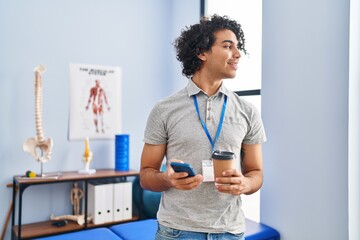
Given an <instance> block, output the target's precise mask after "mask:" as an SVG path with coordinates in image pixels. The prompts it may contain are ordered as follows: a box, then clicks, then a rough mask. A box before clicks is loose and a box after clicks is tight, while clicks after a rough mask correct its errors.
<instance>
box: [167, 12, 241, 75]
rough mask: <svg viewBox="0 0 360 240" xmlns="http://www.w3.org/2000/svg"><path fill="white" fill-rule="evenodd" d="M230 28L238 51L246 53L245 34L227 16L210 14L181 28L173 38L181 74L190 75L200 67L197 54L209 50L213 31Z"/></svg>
mask: <svg viewBox="0 0 360 240" xmlns="http://www.w3.org/2000/svg"><path fill="white" fill-rule="evenodd" d="M224 29H227V30H231V31H232V32H233V33H234V34H235V36H236V38H237V40H238V42H239V43H238V48H239V49H240V51H242V52H244V53H245V54H247V51H246V49H245V36H244V32H243V30H242V28H241V25H240V24H239V23H237V22H236V21H234V20H231V19H230V18H229V17H228V16H218V15H216V14H215V15H212V16H211V17H210V18H206V17H203V18H202V19H201V20H200V23H197V24H194V25H191V26H190V27H186V28H185V29H183V30H182V32H181V35H180V36H179V37H178V38H177V39H176V40H175V42H174V44H173V45H174V47H175V50H176V59H177V60H179V61H180V62H181V64H182V67H183V70H182V74H183V75H184V76H186V77H191V76H193V75H194V73H195V72H196V71H198V70H199V69H200V67H201V64H202V61H201V60H200V59H199V58H198V57H197V56H198V55H199V54H201V53H204V52H206V51H209V50H210V49H211V47H212V46H213V44H214V42H215V40H216V39H215V35H214V34H215V33H216V32H217V31H220V30H224Z"/></svg>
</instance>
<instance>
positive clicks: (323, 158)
mask: <svg viewBox="0 0 360 240" xmlns="http://www.w3.org/2000/svg"><path fill="white" fill-rule="evenodd" d="M348 70H349V1H344V0H333V1H325V0H303V1H287V0H273V1H264V2H263V82H262V116H263V119H264V123H265V128H266V131H267V137H268V141H267V143H265V144H264V159H265V160H264V173H265V182H264V186H263V188H262V192H261V220H262V221H263V222H264V223H268V224H269V225H271V226H273V227H275V228H276V229H278V230H279V231H280V233H281V235H282V238H281V239H284V240H300V239H307V240H319V239H348V87H349V81H348V79H349V71H348Z"/></svg>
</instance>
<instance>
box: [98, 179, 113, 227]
mask: <svg viewBox="0 0 360 240" xmlns="http://www.w3.org/2000/svg"><path fill="white" fill-rule="evenodd" d="M101 187H102V188H103V189H104V190H103V191H104V195H103V203H104V205H103V209H104V222H105V223H107V222H113V221H114V217H113V194H114V193H113V184H103V185H101Z"/></svg>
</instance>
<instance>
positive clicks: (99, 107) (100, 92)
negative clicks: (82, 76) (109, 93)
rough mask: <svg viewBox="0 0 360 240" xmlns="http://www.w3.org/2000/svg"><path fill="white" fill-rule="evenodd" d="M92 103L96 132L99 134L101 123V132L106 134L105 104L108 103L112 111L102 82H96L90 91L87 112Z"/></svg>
mask: <svg viewBox="0 0 360 240" xmlns="http://www.w3.org/2000/svg"><path fill="white" fill-rule="evenodd" d="M91 102H92V109H93V113H94V124H95V128H96V132H97V133H99V122H100V124H101V132H102V133H104V132H105V130H104V118H103V115H104V109H103V105H104V102H105V103H106V105H107V107H108V110H109V111H110V107H109V104H108V101H107V97H106V94H105V91H104V89H103V88H102V87H101V86H100V81H99V80H95V86H94V87H92V88H91V89H90V96H89V100H88V103H87V105H86V107H85V108H86V110H88V109H89V105H90V103H91Z"/></svg>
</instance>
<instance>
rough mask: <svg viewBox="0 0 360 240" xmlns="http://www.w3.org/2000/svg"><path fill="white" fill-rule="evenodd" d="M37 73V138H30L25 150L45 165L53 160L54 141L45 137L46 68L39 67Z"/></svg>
mask: <svg viewBox="0 0 360 240" xmlns="http://www.w3.org/2000/svg"><path fill="white" fill-rule="evenodd" d="M34 72H35V125H36V137H34V138H29V139H27V140H26V141H25V143H24V144H23V150H24V151H25V152H28V153H30V154H31V155H32V156H33V157H34V158H35V160H36V161H38V162H42V163H45V162H47V161H48V160H50V159H51V153H52V147H53V141H52V139H51V138H48V139H47V140H46V139H45V137H44V129H43V125H42V122H43V121H42V74H43V73H44V72H45V67H44V66H43V65H39V66H37V67H36V68H35V69H34Z"/></svg>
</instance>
